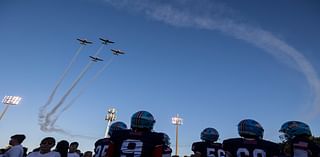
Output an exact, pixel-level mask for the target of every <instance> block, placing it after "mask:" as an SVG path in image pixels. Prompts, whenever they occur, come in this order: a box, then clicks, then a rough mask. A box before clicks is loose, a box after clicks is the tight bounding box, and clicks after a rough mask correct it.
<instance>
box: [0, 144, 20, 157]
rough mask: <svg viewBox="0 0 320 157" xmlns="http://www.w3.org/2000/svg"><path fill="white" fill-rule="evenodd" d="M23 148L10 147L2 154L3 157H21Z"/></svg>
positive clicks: (18, 146)
mask: <svg viewBox="0 0 320 157" xmlns="http://www.w3.org/2000/svg"><path fill="white" fill-rule="evenodd" d="M23 152H24V150H23V147H22V145H20V144H19V145H15V146H12V147H11V148H10V149H9V150H8V151H6V152H5V153H4V154H3V157H23Z"/></svg>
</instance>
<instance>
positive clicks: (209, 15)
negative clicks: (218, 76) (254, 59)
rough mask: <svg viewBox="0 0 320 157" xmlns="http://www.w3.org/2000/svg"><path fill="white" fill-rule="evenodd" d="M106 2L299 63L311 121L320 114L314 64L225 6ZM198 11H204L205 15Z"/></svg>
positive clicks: (174, 0) (203, 0)
mask: <svg viewBox="0 0 320 157" xmlns="http://www.w3.org/2000/svg"><path fill="white" fill-rule="evenodd" d="M105 1H106V2H108V3H110V4H111V5H113V6H115V7H117V8H126V9H130V10H131V11H132V10H133V11H137V12H140V13H143V14H144V15H146V16H147V17H151V18H152V19H154V20H158V21H161V22H164V23H167V24H170V25H173V26H177V27H193V28H200V29H205V30H213V31H220V32H222V33H224V34H226V35H230V36H232V37H234V38H237V39H240V40H244V41H246V42H248V43H250V44H253V45H255V46H256V47H258V48H261V49H263V50H264V51H265V52H267V53H269V54H271V55H273V56H274V57H276V58H277V59H281V61H283V62H286V63H287V62H293V63H295V65H296V66H297V70H299V71H300V72H301V73H302V74H303V75H304V76H305V77H306V79H307V82H308V84H309V86H310V88H311V90H312V91H313V108H314V109H313V110H312V111H311V113H308V115H310V117H308V118H314V117H315V116H316V115H318V114H319V113H320V82H319V78H318V76H317V73H316V70H315V69H314V67H313V66H312V64H311V63H310V62H309V61H308V60H307V59H306V58H305V57H304V55H303V54H302V53H301V52H299V51H298V50H297V49H295V48H294V47H293V46H291V45H289V44H288V43H286V42H285V41H283V40H281V39H279V38H277V37H276V36H275V35H273V34H272V33H271V32H268V31H266V30H263V29H261V28H258V27H255V26H252V25H250V24H248V23H247V22H240V21H239V20H237V19H236V18H235V17H227V16H226V14H228V11H229V10H230V9H228V8H226V7H225V5H222V4H219V3H216V2H214V1H208V0H199V1H197V3H194V1H189V0H171V1H162V2H167V3H166V4H163V3H160V2H157V1H148V0H136V1H129V0H105ZM192 2H193V3H192ZM181 6H182V7H181ZM190 7H191V8H190ZM198 8H201V11H199V9H198ZM191 10H192V11H191ZM230 12H231V11H230Z"/></svg>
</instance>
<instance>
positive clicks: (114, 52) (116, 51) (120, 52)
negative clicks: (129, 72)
mask: <svg viewBox="0 0 320 157" xmlns="http://www.w3.org/2000/svg"><path fill="white" fill-rule="evenodd" d="M111 51H112V53H113V54H114V55H123V54H125V52H124V51H121V50H114V49H111Z"/></svg>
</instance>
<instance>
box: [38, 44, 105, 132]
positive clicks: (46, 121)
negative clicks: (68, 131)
mask: <svg viewBox="0 0 320 157" xmlns="http://www.w3.org/2000/svg"><path fill="white" fill-rule="evenodd" d="M102 48H103V45H102V46H101V47H100V48H99V49H98V51H97V52H96V53H95V55H98V54H99V53H100V51H101V50H102ZM91 65H92V61H89V62H88V64H87V65H86V66H85V68H84V69H83V70H82V71H81V73H80V74H79V76H78V77H77V78H76V79H75V81H74V82H73V83H72V85H71V87H70V88H69V89H68V91H67V92H66V93H65V94H64V95H63V97H62V98H61V100H60V101H59V102H58V104H57V105H56V106H54V107H53V108H52V110H51V111H50V112H48V113H47V114H46V115H44V116H43V118H42V119H43V121H40V125H41V127H40V129H41V130H43V131H48V130H50V131H57V132H60V133H61V130H62V129H56V128H55V127H54V124H55V122H56V120H57V119H58V116H57V117H56V118H54V119H53V120H52V119H51V118H52V116H53V115H54V114H55V113H56V112H57V110H58V109H59V108H60V107H61V105H62V104H63V103H64V101H65V99H66V98H67V97H68V96H69V94H70V93H71V92H72V91H73V89H74V88H75V87H76V85H77V84H78V83H79V81H80V80H81V79H82V78H83V76H84V75H85V74H86V72H87V71H88V70H89V68H90V67H91ZM59 116H60V114H59ZM49 126H50V127H49ZM59 130H60V131H59Z"/></svg>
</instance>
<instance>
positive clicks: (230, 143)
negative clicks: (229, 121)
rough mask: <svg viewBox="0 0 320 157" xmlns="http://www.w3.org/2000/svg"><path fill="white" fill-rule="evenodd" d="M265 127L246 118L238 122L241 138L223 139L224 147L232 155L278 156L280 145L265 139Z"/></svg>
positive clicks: (244, 156)
mask: <svg viewBox="0 0 320 157" xmlns="http://www.w3.org/2000/svg"><path fill="white" fill-rule="evenodd" d="M263 132H264V129H263V128H262V126H261V125H260V124H259V123H258V122H257V121H255V120H252V119H245V120H242V121H240V123H239V124H238V133H239V135H240V136H241V138H231V139H227V140H224V141H223V144H222V145H223V149H224V150H225V152H226V155H227V156H231V157H277V156H279V145H278V144H276V143H274V142H271V141H267V140H264V139H263Z"/></svg>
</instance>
